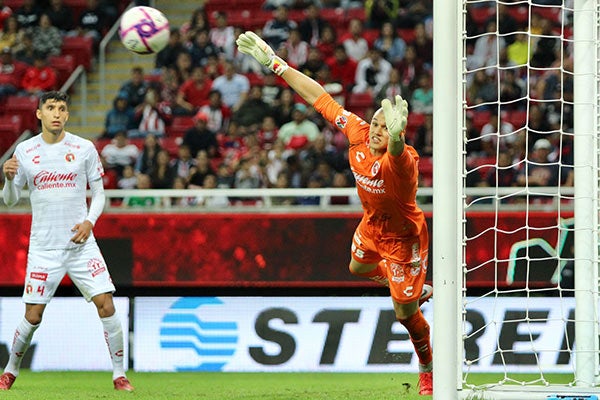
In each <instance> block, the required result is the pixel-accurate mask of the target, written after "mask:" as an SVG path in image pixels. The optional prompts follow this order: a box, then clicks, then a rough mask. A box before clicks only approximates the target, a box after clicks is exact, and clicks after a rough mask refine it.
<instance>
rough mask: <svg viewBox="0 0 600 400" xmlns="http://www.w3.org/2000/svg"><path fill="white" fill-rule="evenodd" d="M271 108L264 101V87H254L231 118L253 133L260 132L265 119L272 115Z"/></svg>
mask: <svg viewBox="0 0 600 400" xmlns="http://www.w3.org/2000/svg"><path fill="white" fill-rule="evenodd" d="M271 114H272V109H271V107H270V106H269V105H268V104H267V103H265V102H264V101H263V99H262V86H258V85H257V86H252V87H251V88H250V93H249V94H248V98H247V99H246V100H245V101H244V102H243V103H242V105H241V106H240V108H238V109H237V111H235V112H234V113H233V115H232V116H231V118H232V119H233V120H234V121H236V122H237V123H238V124H240V125H243V126H246V127H248V129H249V130H250V131H251V132H255V131H257V130H258V128H259V126H260V124H261V123H262V121H263V118H264V117H266V116H268V115H271Z"/></svg>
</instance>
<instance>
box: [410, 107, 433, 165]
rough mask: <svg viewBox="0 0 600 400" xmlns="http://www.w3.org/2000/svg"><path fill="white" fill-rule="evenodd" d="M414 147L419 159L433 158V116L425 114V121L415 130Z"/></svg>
mask: <svg viewBox="0 0 600 400" xmlns="http://www.w3.org/2000/svg"><path fill="white" fill-rule="evenodd" d="M414 147H415V149H417V151H418V152H419V155H420V156H421V157H432V156H433V114H431V113H427V114H425V121H424V122H423V124H422V125H420V126H419V127H418V128H417V131H416V135H415V138H414Z"/></svg>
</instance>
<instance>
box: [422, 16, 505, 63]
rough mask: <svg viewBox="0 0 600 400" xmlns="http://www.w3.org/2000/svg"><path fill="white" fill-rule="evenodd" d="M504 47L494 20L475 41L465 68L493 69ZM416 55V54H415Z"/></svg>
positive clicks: (489, 22) (488, 23)
mask: <svg viewBox="0 0 600 400" xmlns="http://www.w3.org/2000/svg"><path fill="white" fill-rule="evenodd" d="M505 47H506V42H505V40H504V38H503V37H502V36H498V35H497V34H496V19H495V18H494V19H493V20H490V21H488V22H487V24H486V29H485V33H484V34H483V35H482V36H481V37H480V38H479V39H477V40H476V41H475V47H474V48H473V53H472V54H470V55H468V56H467V68H468V69H469V70H474V69H477V68H482V67H494V66H496V65H497V63H498V52H499V51H500V49H504V48H505ZM417 55H418V53H417Z"/></svg>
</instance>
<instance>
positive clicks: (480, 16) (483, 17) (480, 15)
mask: <svg viewBox="0 0 600 400" xmlns="http://www.w3.org/2000/svg"><path fill="white" fill-rule="evenodd" d="M469 14H470V15H471V18H472V19H473V22H474V23H475V24H477V25H478V26H480V27H483V25H484V24H485V21H487V20H488V19H489V18H490V17H491V16H492V15H495V14H496V7H485V6H481V7H470V8H469Z"/></svg>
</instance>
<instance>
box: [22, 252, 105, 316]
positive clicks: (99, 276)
mask: <svg viewBox="0 0 600 400" xmlns="http://www.w3.org/2000/svg"><path fill="white" fill-rule="evenodd" d="M65 274H67V275H69V278H71V280H72V281H73V283H74V284H75V286H77V288H78V289H79V291H80V292H81V294H82V295H83V297H84V298H85V300H86V301H88V302H89V301H91V299H92V298H93V297H94V296H97V295H99V294H102V293H108V292H111V293H112V292H114V291H115V286H114V285H113V283H112V279H111V278H110V274H109V272H108V268H107V266H106V262H104V257H102V253H101V252H100V248H99V247H98V244H97V243H96V242H88V243H85V244H84V245H82V246H78V247H76V248H72V249H64V250H31V249H30V250H29V254H28V259H27V273H26V275H25V287H24V289H23V301H24V302H25V303H32V304H48V303H49V302H50V299H52V297H53V296H54V293H55V292H56V289H57V288H58V285H59V284H60V282H61V281H62V279H63V278H64V276H65Z"/></svg>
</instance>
